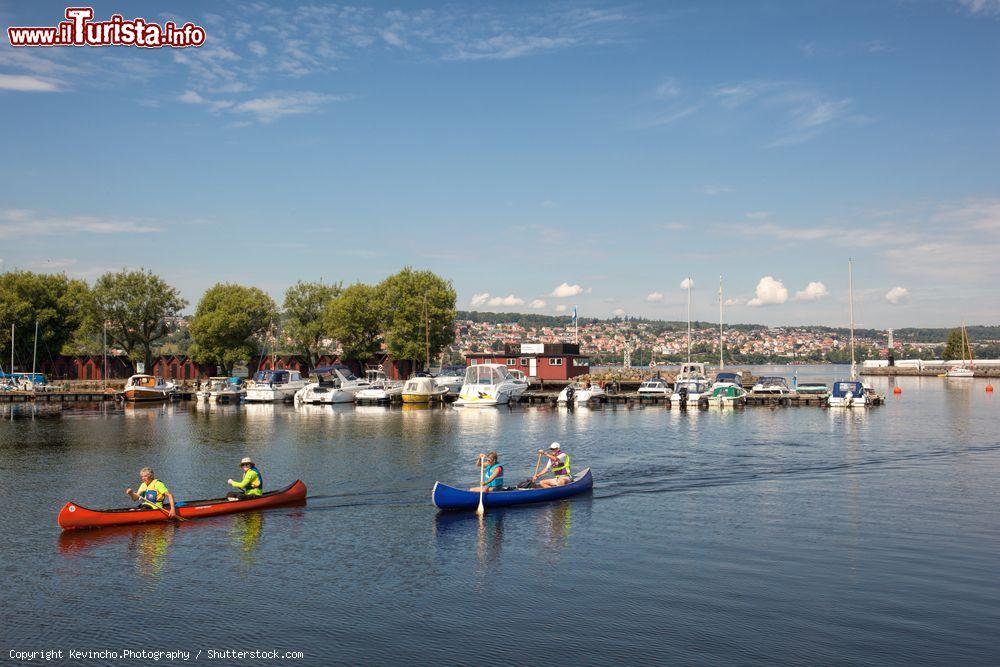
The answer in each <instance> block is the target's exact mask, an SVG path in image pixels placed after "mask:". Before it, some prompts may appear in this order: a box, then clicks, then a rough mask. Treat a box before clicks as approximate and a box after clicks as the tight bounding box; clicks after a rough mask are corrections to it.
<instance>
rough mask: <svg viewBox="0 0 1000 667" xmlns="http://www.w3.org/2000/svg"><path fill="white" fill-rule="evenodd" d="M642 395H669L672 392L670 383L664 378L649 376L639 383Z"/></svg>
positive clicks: (639, 390)
mask: <svg viewBox="0 0 1000 667" xmlns="http://www.w3.org/2000/svg"><path fill="white" fill-rule="evenodd" d="M637 393H638V394H639V396H640V397H642V396H659V397H669V396H670V394H671V393H672V392H671V389H670V383H669V382H667V381H666V380H664V379H663V378H649V379H648V380H646V381H645V382H643V383H642V384H640V385H639V389H638V392H637Z"/></svg>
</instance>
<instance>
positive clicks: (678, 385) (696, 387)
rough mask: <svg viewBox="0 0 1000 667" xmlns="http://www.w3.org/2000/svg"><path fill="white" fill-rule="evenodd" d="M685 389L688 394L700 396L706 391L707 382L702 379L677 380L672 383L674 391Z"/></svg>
mask: <svg viewBox="0 0 1000 667" xmlns="http://www.w3.org/2000/svg"><path fill="white" fill-rule="evenodd" d="M682 388H683V389H687V390H688V393H689V394H700V393H702V392H704V391H705V390H706V389H708V382H706V381H705V380H702V379H698V378H696V379H691V380H678V381H677V382H675V383H674V391H676V392H679V391H680V390H681V389H682Z"/></svg>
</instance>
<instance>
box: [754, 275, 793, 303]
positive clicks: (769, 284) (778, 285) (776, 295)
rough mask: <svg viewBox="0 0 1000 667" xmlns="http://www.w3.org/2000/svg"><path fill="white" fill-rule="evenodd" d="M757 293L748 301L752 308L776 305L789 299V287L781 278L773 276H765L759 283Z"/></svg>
mask: <svg viewBox="0 0 1000 667" xmlns="http://www.w3.org/2000/svg"><path fill="white" fill-rule="evenodd" d="M756 295H757V296H755V297H754V298H752V299H750V300H749V301H747V305H748V306H750V307H752V308H756V307H758V306H774V305H777V304H781V303H785V302H786V301H788V288H786V287H785V286H784V284H782V282H781V281H780V280H776V279H774V278H773V277H772V276H764V277H763V278H761V279H760V282H758V283H757V290H756Z"/></svg>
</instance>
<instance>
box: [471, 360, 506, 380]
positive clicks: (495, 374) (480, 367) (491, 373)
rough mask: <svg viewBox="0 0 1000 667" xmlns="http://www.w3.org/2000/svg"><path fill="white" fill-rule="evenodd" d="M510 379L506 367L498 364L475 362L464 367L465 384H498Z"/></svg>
mask: <svg viewBox="0 0 1000 667" xmlns="http://www.w3.org/2000/svg"><path fill="white" fill-rule="evenodd" d="M512 379H513V378H512V377H511V375H510V372H509V371H508V370H507V367H506V366H501V365H500V364H476V365H475V366H469V367H468V368H466V369H465V384H500V383H502V382H510V381H511V380H512Z"/></svg>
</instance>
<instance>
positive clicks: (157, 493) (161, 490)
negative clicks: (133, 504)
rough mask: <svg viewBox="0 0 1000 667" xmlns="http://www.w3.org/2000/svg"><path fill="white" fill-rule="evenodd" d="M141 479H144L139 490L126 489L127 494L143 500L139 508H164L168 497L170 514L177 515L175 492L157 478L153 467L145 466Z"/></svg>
mask: <svg viewBox="0 0 1000 667" xmlns="http://www.w3.org/2000/svg"><path fill="white" fill-rule="evenodd" d="M139 479H141V480H142V484H140V485H139V489H138V491H132V489H131V488H128V489H125V494H126V495H127V496H128V497H129V498H131V499H132V500H138V501H141V502H142V505H140V506H139V508H138V509H150V508H157V509H163V501H164V499H166V500H168V501H169V502H170V512H169V514H168V515H169V516H170V517H175V516H177V511H176V508H175V507H174V494H172V493H170V491H168V490H167V487H166V485H164V483H163V482H161V481H160V480H158V479H156V475H155V474H154V473H153V469H152V468H143V469H142V470H140V471H139Z"/></svg>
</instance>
